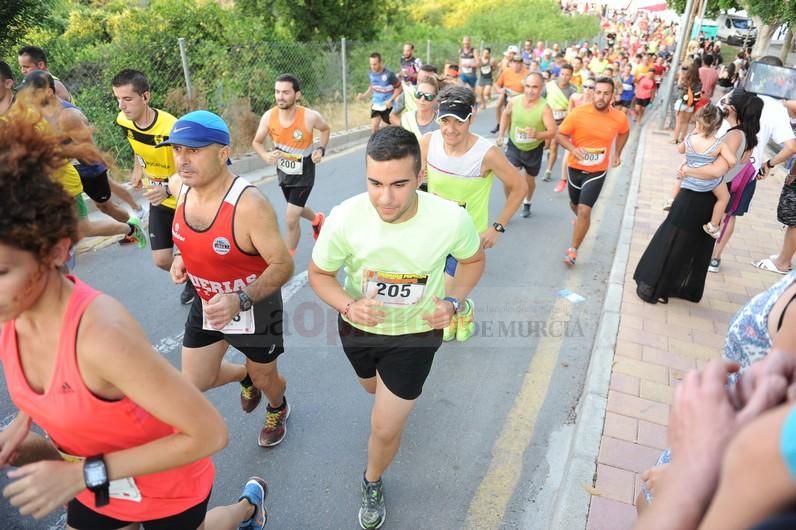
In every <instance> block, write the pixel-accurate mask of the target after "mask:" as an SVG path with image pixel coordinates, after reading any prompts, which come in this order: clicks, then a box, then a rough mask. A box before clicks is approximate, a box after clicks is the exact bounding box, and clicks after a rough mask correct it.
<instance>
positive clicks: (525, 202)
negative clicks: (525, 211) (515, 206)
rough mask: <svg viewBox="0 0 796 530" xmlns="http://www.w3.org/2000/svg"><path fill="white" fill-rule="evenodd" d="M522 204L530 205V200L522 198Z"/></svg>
mask: <svg viewBox="0 0 796 530" xmlns="http://www.w3.org/2000/svg"><path fill="white" fill-rule="evenodd" d="M522 205H523V206H530V205H531V201H526V200H525V199H523V200H522Z"/></svg>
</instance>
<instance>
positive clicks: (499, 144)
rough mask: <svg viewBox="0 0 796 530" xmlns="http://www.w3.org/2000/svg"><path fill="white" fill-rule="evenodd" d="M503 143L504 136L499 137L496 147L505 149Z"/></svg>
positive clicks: (496, 140)
mask: <svg viewBox="0 0 796 530" xmlns="http://www.w3.org/2000/svg"><path fill="white" fill-rule="evenodd" d="M503 142H504V139H503V135H502V134H500V135H498V137H497V138H496V139H495V145H497V146H498V147H503Z"/></svg>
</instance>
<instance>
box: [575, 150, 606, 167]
mask: <svg viewBox="0 0 796 530" xmlns="http://www.w3.org/2000/svg"><path fill="white" fill-rule="evenodd" d="M583 150H584V151H585V152H586V154H585V156H584V157H583V160H581V161H580V163H581V165H583V166H597V165H599V164H602V163H603V161H604V160H605V147H584V148H583Z"/></svg>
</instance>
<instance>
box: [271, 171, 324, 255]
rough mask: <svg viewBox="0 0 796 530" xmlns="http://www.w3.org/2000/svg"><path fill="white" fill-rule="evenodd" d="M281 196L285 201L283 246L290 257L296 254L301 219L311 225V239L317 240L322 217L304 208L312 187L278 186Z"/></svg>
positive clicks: (320, 214)
mask: <svg viewBox="0 0 796 530" xmlns="http://www.w3.org/2000/svg"><path fill="white" fill-rule="evenodd" d="M280 187H281V188H282V194H283V195H284V196H285V201H287V210H286V211H285V227H286V233H285V244H286V245H287V248H288V250H289V251H290V254H291V255H295V254H296V247H298V242H299V240H300V239H301V224H300V221H301V219H302V218H303V219H306V220H307V221H309V222H310V223H312V229H313V237H314V238H315V239H318V235H319V234H320V229H321V226H322V225H323V220H324V215H323V214H322V213H320V212H318V213H316V212H315V211H314V210H313V209H312V208H310V207H308V206H306V204H307V199H308V198H309V196H310V192H311V191H312V186H284V185H282V186H280Z"/></svg>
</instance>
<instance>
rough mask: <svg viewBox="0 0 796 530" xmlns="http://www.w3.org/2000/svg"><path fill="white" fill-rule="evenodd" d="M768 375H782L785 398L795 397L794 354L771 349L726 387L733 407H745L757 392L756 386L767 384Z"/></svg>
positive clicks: (795, 364)
mask: <svg viewBox="0 0 796 530" xmlns="http://www.w3.org/2000/svg"><path fill="white" fill-rule="evenodd" d="M770 376H780V377H782V378H783V379H784V380H785V382H786V384H787V386H788V395H787V398H788V399H789V400H793V399H794V398H796V355H793V354H791V353H785V352H783V351H781V350H773V351H771V352H770V353H769V354H768V355H766V357H765V358H763V359H761V360H759V361H757V362H756V363H753V364H752V365H751V366H750V367H749V368H747V369H746V370H745V371H744V372H743V374H741V375H739V376H738V380H737V381H736V383H735V385H733V386H731V387H730V388H729V389H728V392H729V394H730V399H731V400H732V402H733V404H734V405H735V408H736V409H741V408H743V407H745V406H746V405H747V404H748V403H749V402H750V401H751V400H752V398H753V397H754V396H755V393H756V392H758V388H759V387H760V386H761V385H766V384H768V381H769V377H770ZM776 405H779V403H771V407H774V406H776Z"/></svg>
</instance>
